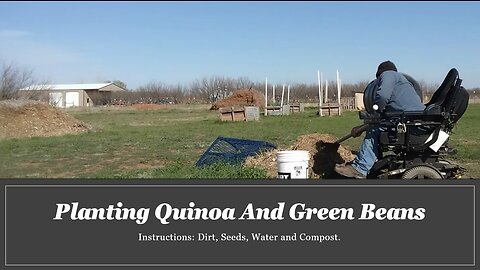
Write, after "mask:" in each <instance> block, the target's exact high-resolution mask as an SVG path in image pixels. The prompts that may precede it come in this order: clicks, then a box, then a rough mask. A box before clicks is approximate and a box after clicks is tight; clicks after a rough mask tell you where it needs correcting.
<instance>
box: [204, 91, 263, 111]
mask: <svg viewBox="0 0 480 270" xmlns="http://www.w3.org/2000/svg"><path fill="white" fill-rule="evenodd" d="M243 106H257V107H260V108H264V107H265V96H264V95H263V94H261V93H260V92H258V91H256V90H254V89H250V90H247V89H244V90H237V91H235V92H233V93H232V94H231V95H230V96H229V97H227V98H225V99H222V100H219V101H217V102H215V103H214V104H213V105H212V107H211V108H210V110H218V109H220V108H231V107H243Z"/></svg>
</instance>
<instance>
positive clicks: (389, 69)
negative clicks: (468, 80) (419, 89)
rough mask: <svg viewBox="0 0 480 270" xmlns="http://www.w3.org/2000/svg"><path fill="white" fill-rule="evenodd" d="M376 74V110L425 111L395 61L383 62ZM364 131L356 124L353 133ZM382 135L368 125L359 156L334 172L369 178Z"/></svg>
mask: <svg viewBox="0 0 480 270" xmlns="http://www.w3.org/2000/svg"><path fill="white" fill-rule="evenodd" d="M376 77H377V79H376V82H374V84H373V87H376V93H375V96H374V100H373V103H372V104H374V105H373V106H374V108H375V110H376V111H377V112H379V113H383V112H402V111H422V110H424V109H425V105H423V103H422V101H421V99H420V97H419V96H418V95H417V93H416V92H415V88H413V85H412V84H411V83H410V82H409V81H408V80H407V78H405V76H403V74H401V73H399V72H397V68H396V66H395V64H393V63H392V62H390V61H385V62H383V63H381V64H380V65H379V66H378V70H377V73H376ZM362 132H363V131H362V130H361V129H360V128H359V127H354V128H353V129H352V131H351V134H352V136H353V137H358V136H360V135H361V134H362ZM379 136H380V129H379V127H378V126H376V125H375V126H371V127H369V128H368V129H367V134H366V135H365V139H364V140H363V143H362V145H361V146H360V150H359V151H358V154H357V157H356V158H355V159H354V160H353V161H352V163H351V164H341V165H339V164H337V165H336V166H335V171H336V172H337V173H339V174H341V175H343V176H346V177H350V178H358V179H362V178H366V175H367V174H368V171H369V170H370V169H371V168H372V167H373V164H374V163H375V162H376V161H377V157H378V156H379V154H380V153H379V148H378V143H379V142H378V140H379Z"/></svg>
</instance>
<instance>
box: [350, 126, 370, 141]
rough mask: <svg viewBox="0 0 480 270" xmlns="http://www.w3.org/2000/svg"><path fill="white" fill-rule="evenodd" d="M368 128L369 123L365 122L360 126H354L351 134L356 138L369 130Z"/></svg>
mask: <svg viewBox="0 0 480 270" xmlns="http://www.w3.org/2000/svg"><path fill="white" fill-rule="evenodd" d="M367 128H368V124H363V125H360V126H356V127H354V128H352V131H350V134H351V135H352V137H354V138H356V137H358V136H360V135H362V133H363V132H364V131H365V130H367Z"/></svg>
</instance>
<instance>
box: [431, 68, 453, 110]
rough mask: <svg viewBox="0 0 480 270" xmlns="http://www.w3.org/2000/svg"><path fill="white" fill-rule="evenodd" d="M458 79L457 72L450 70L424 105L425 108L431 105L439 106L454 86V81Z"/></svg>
mask: <svg viewBox="0 0 480 270" xmlns="http://www.w3.org/2000/svg"><path fill="white" fill-rule="evenodd" d="M457 79H458V71H457V70H456V69H455V68H452V69H450V71H449V72H448V74H447V76H446V77H445V79H444V80H443V82H442V84H441V85H440V87H438V89H437V90H436V91H435V92H434V93H433V96H432V98H431V99H430V101H429V102H428V103H427V104H425V106H426V107H431V106H432V105H436V106H441V105H442V104H443V103H444V102H445V98H446V97H447V95H448V92H449V91H450V89H451V88H452V87H453V86H455V81H456V80H457Z"/></svg>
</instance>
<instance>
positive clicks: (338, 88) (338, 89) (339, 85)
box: [337, 69, 342, 115]
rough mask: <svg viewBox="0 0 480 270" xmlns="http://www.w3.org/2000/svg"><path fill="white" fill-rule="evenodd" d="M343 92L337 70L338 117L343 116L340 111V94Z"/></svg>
mask: <svg viewBox="0 0 480 270" xmlns="http://www.w3.org/2000/svg"><path fill="white" fill-rule="evenodd" d="M341 92H342V84H341V81H340V73H339V72H338V69H337V98H338V115H341V114H342V113H341V111H340V107H341V104H340V94H341Z"/></svg>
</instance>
